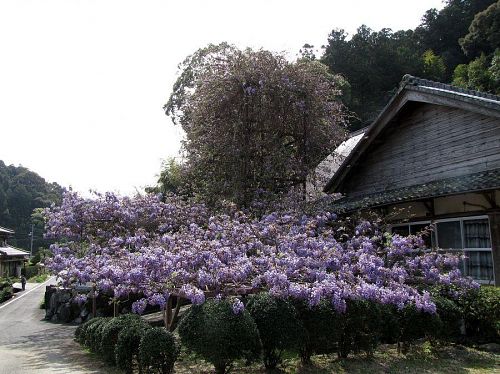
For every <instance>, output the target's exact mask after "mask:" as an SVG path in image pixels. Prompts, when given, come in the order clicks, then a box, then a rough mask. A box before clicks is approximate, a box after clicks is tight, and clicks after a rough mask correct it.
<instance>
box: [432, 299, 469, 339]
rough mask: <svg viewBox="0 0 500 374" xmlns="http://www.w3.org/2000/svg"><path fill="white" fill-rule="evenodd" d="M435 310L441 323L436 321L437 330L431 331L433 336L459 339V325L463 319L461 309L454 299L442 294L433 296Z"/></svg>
mask: <svg viewBox="0 0 500 374" xmlns="http://www.w3.org/2000/svg"><path fill="white" fill-rule="evenodd" d="M433 301H434V303H435V304H436V312H437V314H438V316H439V320H440V321H441V323H438V324H437V325H439V326H438V327H441V328H440V329H439V330H436V331H431V332H430V333H431V335H432V336H433V337H435V338H438V339H442V340H448V341H459V340H460V336H461V326H462V320H463V310H462V308H461V307H460V305H459V304H458V302H457V301H456V300H453V299H451V298H447V297H443V296H434V297H433Z"/></svg>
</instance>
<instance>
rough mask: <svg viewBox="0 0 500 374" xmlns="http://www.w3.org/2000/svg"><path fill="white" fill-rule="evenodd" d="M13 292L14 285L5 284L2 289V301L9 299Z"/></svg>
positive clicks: (0, 297) (0, 290) (0, 291)
mask: <svg viewBox="0 0 500 374" xmlns="http://www.w3.org/2000/svg"><path fill="white" fill-rule="evenodd" d="M13 294H14V293H13V290H12V285H10V286H9V285H5V286H4V287H3V288H1V289H0V303H2V302H4V301H7V300H9V299H10V298H11V297H12V295H13Z"/></svg>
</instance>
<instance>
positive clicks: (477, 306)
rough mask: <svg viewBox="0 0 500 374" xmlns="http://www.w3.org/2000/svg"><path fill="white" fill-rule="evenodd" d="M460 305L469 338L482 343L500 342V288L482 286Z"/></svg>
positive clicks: (462, 300)
mask: <svg viewBox="0 0 500 374" xmlns="http://www.w3.org/2000/svg"><path fill="white" fill-rule="evenodd" d="M460 303H461V305H462V308H463V311H464V321H465V329H466V332H467V336H469V337H471V338H472V339H474V340H476V341H480V342H500V287H490V286H482V287H481V288H480V289H479V290H476V291H474V292H470V293H469V294H468V295H466V296H465V297H463V298H462V299H461V300H460Z"/></svg>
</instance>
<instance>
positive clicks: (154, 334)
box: [139, 327, 180, 374]
mask: <svg viewBox="0 0 500 374" xmlns="http://www.w3.org/2000/svg"><path fill="white" fill-rule="evenodd" d="M179 351H180V348H179V346H178V345H177V343H176V341H175V338H174V336H173V335H172V333H170V332H168V331H167V330H165V329H164V328H163V327H153V328H150V329H146V330H145V331H144V333H143V335H142V337H141V342H140V343H139V362H140V366H141V368H142V372H143V373H145V374H153V373H160V374H169V373H172V371H173V369H174V364H175V360H177V356H178V355H179Z"/></svg>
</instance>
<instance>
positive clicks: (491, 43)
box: [460, 1, 500, 57]
mask: <svg viewBox="0 0 500 374" xmlns="http://www.w3.org/2000/svg"><path fill="white" fill-rule="evenodd" d="M460 46H461V47H462V49H463V51H464V53H465V54H466V55H467V56H469V57H476V56H480V55H481V54H486V55H491V54H492V53H493V52H494V51H495V50H496V49H497V48H500V1H497V2H495V3H493V4H491V5H490V6H489V7H488V8H486V9H485V10H484V11H482V12H479V13H477V14H476V15H475V16H474V19H473V20H472V23H471V24H470V26H469V32H468V34H467V35H465V36H464V37H463V38H461V39H460Z"/></svg>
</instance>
